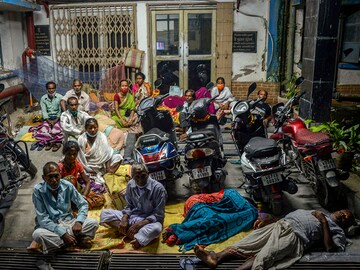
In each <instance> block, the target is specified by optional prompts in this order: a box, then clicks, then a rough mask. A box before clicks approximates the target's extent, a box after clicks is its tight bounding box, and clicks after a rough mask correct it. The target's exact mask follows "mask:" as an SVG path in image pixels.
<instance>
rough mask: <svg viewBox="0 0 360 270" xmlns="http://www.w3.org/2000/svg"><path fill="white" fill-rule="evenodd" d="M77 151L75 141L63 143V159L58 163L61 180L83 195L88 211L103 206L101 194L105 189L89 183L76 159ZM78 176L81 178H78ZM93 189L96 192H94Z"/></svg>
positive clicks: (77, 146)
mask: <svg viewBox="0 0 360 270" xmlns="http://www.w3.org/2000/svg"><path fill="white" fill-rule="evenodd" d="M79 150H80V149H79V145H78V143H77V142H76V141H68V142H66V143H65V145H64V148H63V155H64V157H63V159H62V160H60V162H59V163H58V165H59V167H60V174H61V178H62V179H66V180H68V181H70V182H71V183H72V184H73V185H74V186H75V187H76V189H77V190H78V191H79V192H81V193H82V194H83V196H84V198H85V199H86V200H87V202H88V204H89V209H92V208H95V207H100V206H103V205H104V203H105V197H104V195H103V194H101V193H104V192H105V189H104V188H103V187H102V186H101V185H100V187H99V186H98V185H99V184H97V183H95V182H93V181H91V180H90V179H89V177H88V176H87V175H86V173H85V170H84V167H83V165H82V164H81V163H80V162H79V161H78V160H77V159H76V158H77V155H78V152H79ZM79 175H80V177H81V178H79ZM81 180H82V181H81ZM80 182H82V183H80ZM95 189H96V190H97V192H95V191H94V190H95Z"/></svg>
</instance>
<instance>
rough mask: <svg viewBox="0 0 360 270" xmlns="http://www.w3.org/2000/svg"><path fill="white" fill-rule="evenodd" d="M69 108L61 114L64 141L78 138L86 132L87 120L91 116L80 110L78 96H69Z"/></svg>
mask: <svg viewBox="0 0 360 270" xmlns="http://www.w3.org/2000/svg"><path fill="white" fill-rule="evenodd" d="M67 106H68V109H67V110H66V111H64V112H63V113H62V114H61V117H60V122H61V128H62V130H63V133H64V143H66V142H67V141H68V140H76V141H77V139H78V138H79V136H80V135H81V134H83V133H84V132H85V121H86V120H87V119H88V118H90V116H89V115H88V114H87V113H86V112H83V111H79V110H78V107H79V103H78V99H77V98H76V97H69V98H68V100H67Z"/></svg>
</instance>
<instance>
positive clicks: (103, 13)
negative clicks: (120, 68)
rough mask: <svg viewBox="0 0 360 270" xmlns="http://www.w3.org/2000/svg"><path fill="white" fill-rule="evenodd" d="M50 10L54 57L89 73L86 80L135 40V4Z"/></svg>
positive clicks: (117, 60) (72, 6)
mask: <svg viewBox="0 0 360 270" xmlns="http://www.w3.org/2000/svg"><path fill="white" fill-rule="evenodd" d="M50 14H51V18H50V25H51V30H52V42H53V46H52V52H53V56H54V61H55V62H57V63H58V64H60V65H62V66H65V67H71V68H73V69H76V70H78V71H80V72H86V73H88V76H89V77H88V78H87V79H86V81H88V82H89V83H94V84H97V83H96V82H92V77H91V76H92V73H94V72H101V71H103V70H104V69H107V68H110V67H113V66H115V65H116V64H117V63H119V61H120V60H121V58H122V55H123V53H124V50H125V49H127V48H131V47H135V45H136V43H137V38H136V5H134V4H133V5H131V4H113V3H110V4H106V3H104V4H91V5H86V4H82V5H56V6H51V12H50Z"/></svg>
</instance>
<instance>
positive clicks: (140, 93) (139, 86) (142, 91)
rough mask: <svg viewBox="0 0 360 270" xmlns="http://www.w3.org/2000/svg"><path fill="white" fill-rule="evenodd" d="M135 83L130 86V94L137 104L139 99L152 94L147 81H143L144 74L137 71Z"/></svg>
mask: <svg viewBox="0 0 360 270" xmlns="http://www.w3.org/2000/svg"><path fill="white" fill-rule="evenodd" d="M135 79H136V83H135V84H134V85H133V87H132V94H133V96H134V98H135V103H136V106H137V105H139V103H140V101H141V100H142V99H144V98H146V97H149V96H151V95H152V93H151V87H150V85H149V84H148V83H146V82H144V80H145V74H144V73H142V72H137V73H136V74H135Z"/></svg>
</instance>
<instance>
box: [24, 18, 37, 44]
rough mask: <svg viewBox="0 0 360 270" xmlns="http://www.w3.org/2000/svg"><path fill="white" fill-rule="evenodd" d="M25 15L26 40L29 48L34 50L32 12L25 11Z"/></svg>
mask: <svg viewBox="0 0 360 270" xmlns="http://www.w3.org/2000/svg"><path fill="white" fill-rule="evenodd" d="M25 17H26V34H27V41H28V47H29V48H30V49H33V50H35V49H36V48H35V26H34V13H33V12H32V11H31V12H25Z"/></svg>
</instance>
